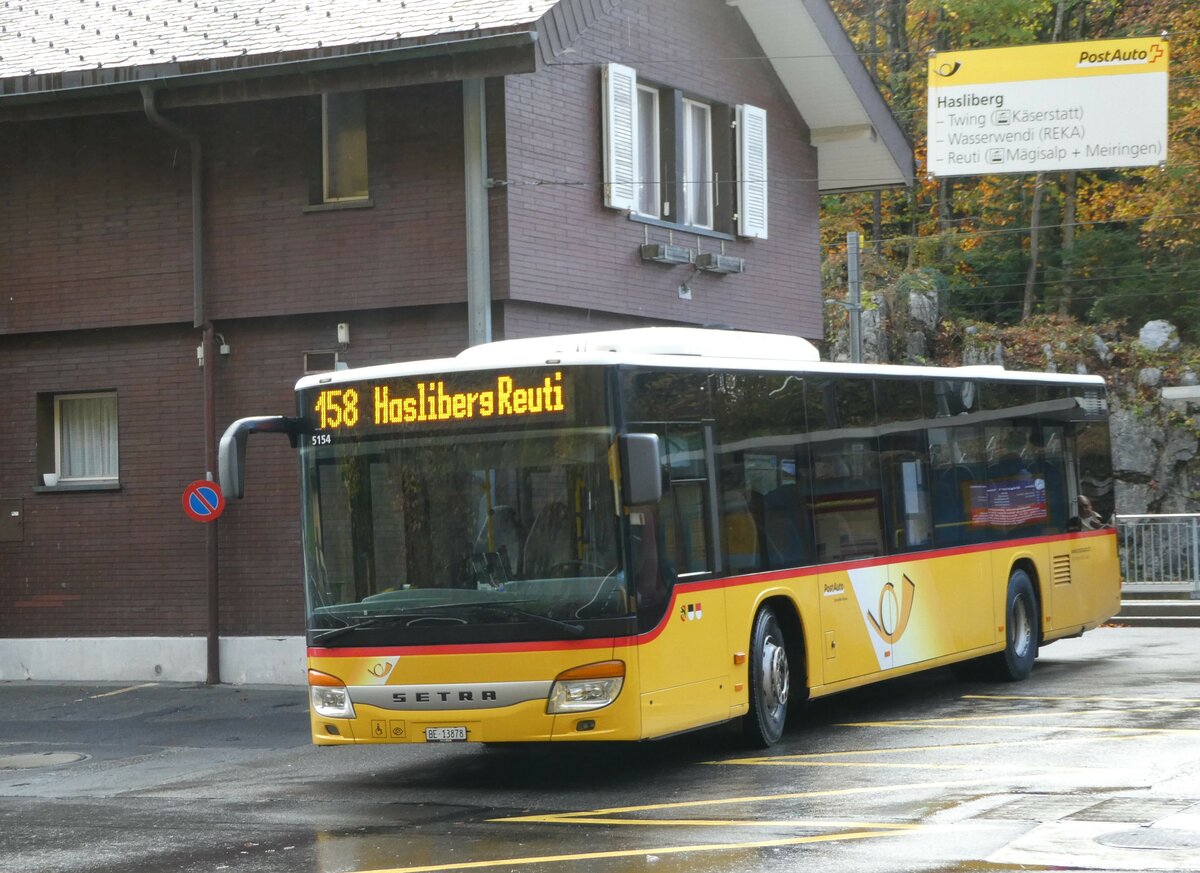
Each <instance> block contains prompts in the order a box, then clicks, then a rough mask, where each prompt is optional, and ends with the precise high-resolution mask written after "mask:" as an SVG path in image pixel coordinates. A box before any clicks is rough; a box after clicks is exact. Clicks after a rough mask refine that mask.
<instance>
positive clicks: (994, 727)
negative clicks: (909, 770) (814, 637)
mask: <svg viewBox="0 0 1200 873" xmlns="http://www.w3.org/2000/svg"><path fill="white" fill-rule="evenodd" d="M838 727H876V728H878V727H886V728H943V729H946V730H955V729H962V730H980V731H1027V730H1029V729H1030V727H1031V726H1030V725H1016V724H967V723H966V721H954V722H953V723H946V722H938V721H916V720H914V721H854V722H846V723H845V724H840V725H838ZM1033 727H1034V728H1035V729H1036V730H1043V731H1073V732H1084V733H1117V732H1120V731H1134V732H1137V734H1138V735H1139V736H1152V735H1168V736H1171V735H1181V736H1190V735H1191V734H1200V728H1146V727H1078V726H1075V725H1055V724H1040V725H1035V726H1033Z"/></svg>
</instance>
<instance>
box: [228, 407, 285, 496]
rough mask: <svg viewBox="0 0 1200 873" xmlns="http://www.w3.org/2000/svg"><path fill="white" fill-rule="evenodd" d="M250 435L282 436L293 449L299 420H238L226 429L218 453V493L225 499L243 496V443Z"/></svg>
mask: <svg viewBox="0 0 1200 873" xmlns="http://www.w3.org/2000/svg"><path fill="white" fill-rule="evenodd" d="M252 433H285V434H287V435H288V439H289V440H291V443H292V448H295V447H296V442H297V438H298V437H299V435H300V419H298V418H286V417H284V416H282V415H263V416H257V417H255V418H239V419H238V420H237V421H235V422H234V423H233V424H231V425H229V427H228V428H226V429H225V433H224V434H222V436H221V444H220V447H219V448H218V450H217V470H218V474H219V476H220V480H221V493H223V494H224V495H225V496H226V497H227V498H231V499H232V498H239V497H243V496H245V494H246V473H245V470H246V439H247V437H249V436H250V434H252Z"/></svg>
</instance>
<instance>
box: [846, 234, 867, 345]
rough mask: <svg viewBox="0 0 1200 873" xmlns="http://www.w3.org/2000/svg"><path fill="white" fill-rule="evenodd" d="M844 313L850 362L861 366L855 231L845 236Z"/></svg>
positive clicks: (859, 308) (859, 300)
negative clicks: (847, 327) (847, 326)
mask: <svg viewBox="0 0 1200 873" xmlns="http://www.w3.org/2000/svg"><path fill="white" fill-rule="evenodd" d="M846 311H847V313H849V315H850V360H851V361H853V362H854V363H856V364H861V363H862V359H863V341H862V283H861V281H860V280H859V242H858V231H856V230H852V231H850V232H849V233H848V234H846Z"/></svg>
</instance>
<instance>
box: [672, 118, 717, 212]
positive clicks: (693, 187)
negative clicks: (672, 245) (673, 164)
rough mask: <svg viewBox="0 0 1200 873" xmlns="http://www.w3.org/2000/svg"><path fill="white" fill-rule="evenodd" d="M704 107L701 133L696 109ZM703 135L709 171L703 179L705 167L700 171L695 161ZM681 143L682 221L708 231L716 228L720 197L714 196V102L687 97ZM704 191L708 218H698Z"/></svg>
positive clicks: (704, 151) (704, 152)
mask: <svg viewBox="0 0 1200 873" xmlns="http://www.w3.org/2000/svg"><path fill="white" fill-rule="evenodd" d="M696 109H699V110H703V115H704V121H705V123H704V124H703V128H704V129H703V131H701V132H700V133H699V134H697V131H696V130H695V123H694V121H693V119H694V115H693V110H696ZM698 136H700V137H703V143H700V144H701V145H702V146H703V149H702V150H703V154H704V163H705V165H706V170H707V173H706V175H707V178H706V179H705V180H704V181H703V182H701V181H700V179H699V176H700V175H701V172H703V171H701V170H698V169H697V168H696V167H695V166H693V163H694V156H695V152H694V150H693V145H695V144H697V143H696V140H697V137H698ZM679 146H680V150H681V152H682V158H683V160H682V163H681V166H682V168H683V173H682V176H681V178H682V179H683V203H682V206H683V209H682V212H683V215H682V221H683V223H684V224H685V225H687V226H688V227H700V228H704V229H705V230H713V229H714V224H715V222H714V219H715V217H716V197H715V196H714V195H713V185H714V176H715V170H714V165H713V107H712V104H711V103H706V102H704V101H701V100H696V99H695V98H692V97H684V98H683V130H682V131H681V133H680V136H679ZM700 194H704V195H705V196H704V198H703V199H704V204H703V205H704V206H705V211H706V212H707V216H708V218H707V221H697V220H696V214H697V212H698V211H699V209H698V206H699V204H698V201H699V200H700V196H699V195H700Z"/></svg>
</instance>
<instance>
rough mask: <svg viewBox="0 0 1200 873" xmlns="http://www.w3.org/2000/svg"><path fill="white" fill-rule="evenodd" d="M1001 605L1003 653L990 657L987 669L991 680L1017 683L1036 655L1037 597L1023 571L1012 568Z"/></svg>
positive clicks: (1026, 671) (1028, 669)
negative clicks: (1003, 636) (1003, 639)
mask: <svg viewBox="0 0 1200 873" xmlns="http://www.w3.org/2000/svg"><path fill="white" fill-rule="evenodd" d="M1004 604H1005V607H1004V633H1005V637H1006V639H1005V644H1004V651H1002V652H997V653H996V654H995V655H992V656H991V658H990V660H989V662H988V667H989V672H990V673H991V677H992V678H993V679H998V680H1000V681H1002V682H1018V681H1020V680H1022V679H1025V678H1026V677H1028V676H1029V674H1030V673H1032V672H1033V662H1034V661H1035V660H1036V659H1037V655H1038V623H1039V619H1038V608H1037V598H1036V597H1035V596H1034V594H1033V581H1032V580H1031V579H1030V578H1029V574H1028V573H1026V572H1025V571H1024V570H1021V569H1019V568H1018V569H1015V570H1013V571H1012V575H1011V576H1009V577H1008V596H1007V597H1006V598H1005V601H1004Z"/></svg>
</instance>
